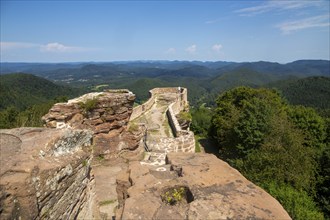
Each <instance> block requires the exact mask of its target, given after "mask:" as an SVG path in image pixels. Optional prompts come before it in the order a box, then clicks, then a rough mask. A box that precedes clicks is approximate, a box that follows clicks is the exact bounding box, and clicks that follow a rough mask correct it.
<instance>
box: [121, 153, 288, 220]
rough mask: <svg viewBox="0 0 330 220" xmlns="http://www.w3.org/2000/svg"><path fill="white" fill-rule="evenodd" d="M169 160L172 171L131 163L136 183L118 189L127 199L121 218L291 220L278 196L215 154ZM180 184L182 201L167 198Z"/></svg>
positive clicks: (170, 156) (173, 156) (174, 155)
mask: <svg viewBox="0 0 330 220" xmlns="http://www.w3.org/2000/svg"><path fill="white" fill-rule="evenodd" d="M167 162H168V164H169V165H168V167H171V170H172V171H165V172H157V171H152V170H149V169H148V168H147V167H146V166H143V165H140V164H139V163H138V162H134V163H131V164H130V166H129V169H130V176H129V177H126V179H129V180H131V185H132V186H130V187H128V188H127V189H122V188H123V186H121V187H122V188H121V189H120V190H118V191H119V192H123V191H125V190H127V195H126V196H125V197H127V198H126V200H125V202H122V203H121V206H120V209H119V210H118V212H117V219H290V216H289V215H288V214H287V212H286V211H285V210H284V209H283V207H282V206H281V204H280V203H279V202H278V201H277V200H275V199H274V198H273V197H271V196H270V195H269V194H268V193H266V192H265V191H264V190H263V189H261V188H260V187H258V186H256V185H254V184H253V183H251V182H250V181H248V180H247V179H246V178H244V177H243V176H242V175H241V174H240V173H239V172H238V171H237V170H235V169H233V168H232V167H230V166H229V165H228V164H227V163H225V162H223V161H221V160H219V159H218V158H216V157H215V156H214V155H210V154H193V153H169V154H168V155H167ZM180 188H184V189H185V191H184V192H185V193H184V194H183V197H182V200H181V201H180V202H178V203H176V204H175V205H170V204H168V203H166V202H165V201H164V200H163V198H164V194H165V192H167V191H169V190H170V189H180ZM170 192H171V191H170ZM170 195H171V194H170ZM165 198H166V196H165Z"/></svg>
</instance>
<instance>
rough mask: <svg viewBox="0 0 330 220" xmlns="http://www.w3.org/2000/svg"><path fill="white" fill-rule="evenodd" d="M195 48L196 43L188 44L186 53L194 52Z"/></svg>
mask: <svg viewBox="0 0 330 220" xmlns="http://www.w3.org/2000/svg"><path fill="white" fill-rule="evenodd" d="M196 50H197V46H196V44H193V45H191V46H189V47H187V48H186V51H187V52H188V53H191V54H194V53H196Z"/></svg>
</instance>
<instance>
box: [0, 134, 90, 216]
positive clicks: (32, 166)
mask: <svg viewBox="0 0 330 220" xmlns="http://www.w3.org/2000/svg"><path fill="white" fill-rule="evenodd" d="M91 139H92V132H90V131H86V130H71V129H61V130H58V129H47V128H18V129H11V130H0V146H1V149H0V150H1V151H0V155H1V172H0V192H1V194H0V207H1V210H0V219H73V218H76V217H78V214H79V213H80V212H81V211H82V209H83V208H84V207H90V205H91V204H89V202H90V201H92V200H91V199H90V198H91V197H92V196H93V176H92V175H91V174H90V165H89V164H90V161H91V153H90V146H91ZM82 213H83V212H81V214H82ZM85 213H87V212H85ZM88 216H89V217H92V216H93V213H91V212H88ZM82 217H83V216H82Z"/></svg>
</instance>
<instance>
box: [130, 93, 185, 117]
mask: <svg viewBox="0 0 330 220" xmlns="http://www.w3.org/2000/svg"><path fill="white" fill-rule="evenodd" d="M163 93H178V100H180V101H179V102H176V104H177V105H178V107H175V108H174V109H175V110H177V109H179V108H181V106H185V105H187V104H188V101H187V89H186V88H182V87H164V88H154V89H152V90H150V91H149V94H150V98H149V99H148V101H146V102H145V103H143V104H141V105H139V106H136V107H134V109H133V112H132V115H131V118H130V121H133V120H134V119H136V118H138V117H140V116H141V115H142V114H144V113H145V112H146V111H148V110H149V109H150V108H151V106H152V105H153V104H154V103H155V98H156V95H157V94H163ZM176 114H177V113H176Z"/></svg>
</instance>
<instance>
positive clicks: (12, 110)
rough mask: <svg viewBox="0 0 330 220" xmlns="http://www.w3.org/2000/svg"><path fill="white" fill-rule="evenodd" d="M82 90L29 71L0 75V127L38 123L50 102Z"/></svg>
mask: <svg viewBox="0 0 330 220" xmlns="http://www.w3.org/2000/svg"><path fill="white" fill-rule="evenodd" d="M82 93H83V90H79V89H75V88H69V87H66V86H61V85H56V84H54V83H52V82H50V81H49V80H46V79H43V78H40V77H37V76H34V75H31V74H23V73H13V74H8V75H0V128H12V127H22V126H26V127H27V126H42V122H41V117H42V116H43V115H45V114H46V113H47V112H48V110H49V109H50V108H51V107H52V105H53V104H55V103H57V102H63V101H67V99H68V98H69V97H75V96H77V95H79V94H82Z"/></svg>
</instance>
